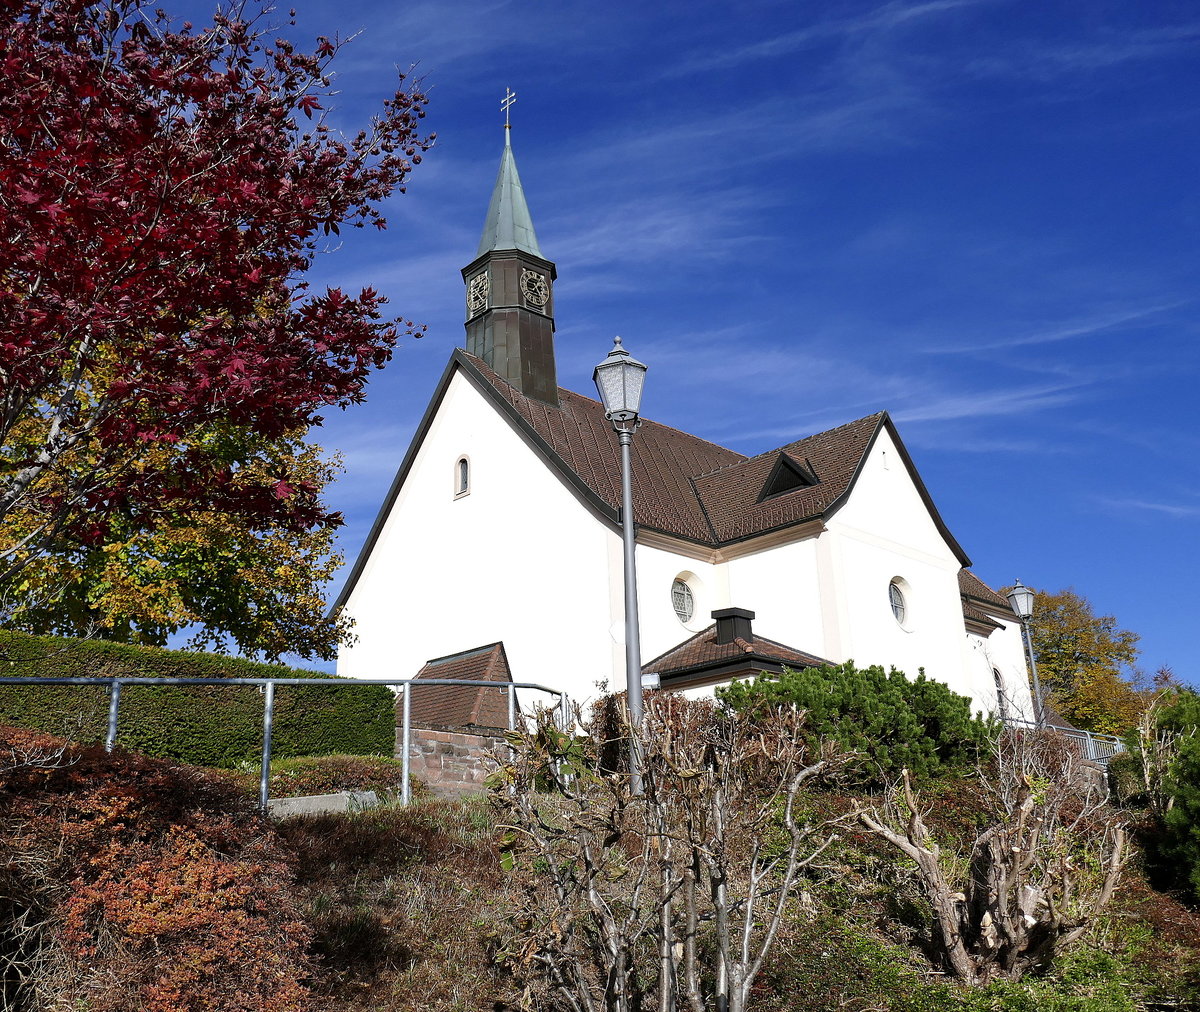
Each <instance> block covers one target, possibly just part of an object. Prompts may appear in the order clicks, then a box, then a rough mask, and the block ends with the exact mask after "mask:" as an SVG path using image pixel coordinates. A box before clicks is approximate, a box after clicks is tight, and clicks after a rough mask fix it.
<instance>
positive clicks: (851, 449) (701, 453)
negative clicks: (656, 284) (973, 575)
mask: <svg viewBox="0 0 1200 1012" xmlns="http://www.w3.org/2000/svg"><path fill="white" fill-rule="evenodd" d="M457 354H458V355H460V356H461V358H462V360H463V362H464V363H465V364H466V365H468V366H469V367H470V369H471V370H473V371H474V372H475V374H476V375H477V376H479V377H480V378H481V379H483V380H484V381H486V382H487V384H488V385H489V386H490V387H491V388H492V389H493V390H495V391H496V393H497V394H499V395H500V397H502V398H503V400H504V401H505V402H506V403H507V404H508V405H509V406H510V407H511V408H512V409H513V410H514V411H515V412H516V413H517V414H518V415H519V416H520V418H521V419H522V420H523V421H524V422H525V423H526V424H528V425H529V426H530V427H531V428H532V429H533V431H534V432H535V433H536V434H537V436H538V437H539V438H540V439H541V440H542V441H543V442H544V443H545V444H546V445H547V447H548V449H549V450H550V451H551V452H552V453H553V455H554V456H555V457H557V458H558V459H559V460H560V461H561V462H562V463H563V465H565V468H566V469H567V471H568V473H570V474H573V475H574V476H576V477H577V478H578V479H579V480H580V481H581V482H582V483H583V484H584V485H585V486H586V487H587V488H588V489H590V490H591V491H592V492H593V493H594V494H595V495H597V496H598V497H599V498H600V499H601V500H603V502H604V503H605V504H606V505H608V506H609V507H610V508H612V509H613V510H616V509H617V508H618V506H619V505H620V501H621V470H620V463H619V462H620V454H619V446H618V443H617V437H616V434H615V433H614V432H613V429H612V425H611V424H610V423H609V421H608V420H607V419H606V418H605V417H604V408H603V407H602V406H601V404H600V402H599V401H596V400H593V399H592V398H590V397H584V396H583V395H581V394H577V393H573V392H572V391H570V390H563V389H560V390H559V392H558V394H559V405H558V406H557V407H555V406H554V405H551V404H545V403H543V402H541V401H538V400H535V399H534V398H531V397H526V396H525V395H524V394H522V393H521V392H520V391H519V390H517V389H516V388H515V387H513V386H511V385H509V384H508V383H506V382H505V381H504V380H502V379H501V378H500V377H499V376H497V375H496V373H494V372H492V370H491V369H489V368H488V367H487V366H486V365H484V364H483V362H482V361H480V360H479V359H478V358H476V357H475V356H473V355H469V354H467V353H466V352H458V353H457ZM886 420H887V415H886V414H885V413H883V412H879V413H877V414H874V415H868V416H867V417H866V418H860V419H859V420H858V421H855V422H850V423H848V424H846V425H842V426H839V427H838V428H836V429H830V430H829V431H828V432H821V433H818V434H817V435H814V436H809V437H807V438H805V439H800V440H797V441H796V442H794V443H789V444H787V445H786V446H784V447H780V448H778V449H775V450H771V451H769V452H768V453H763V454H759V455H758V456H757V457H745V456H743V455H742V454H740V453H736V452H734V451H733V450H729V449H726V448H725V447H723V446H718V445H716V444H715V443H710V442H708V441H706V440H703V439H699V438H698V437H696V436H692V435H689V434H688V433H686V432H680V431H679V430H678V429H672V428H670V427H669V426H666V425H661V424H659V423H658V422H653V421H650V420H648V419H643V423H642V427H641V428H640V429H638V434H637V438H636V439H634V441H633V497H634V501H633V510H634V514H635V515H636V519H637V522H638V523H639V524H640V525H642V526H643V527H650V528H653V529H655V530H658V531H662V532H664V533H666V534H674V535H676V536H678V537H683V538H687V539H688V540H690V541H699V542H701V543H704V544H709V545H713V546H716V545H721V544H727V543H729V542H732V541H739V540H742V539H744V538H747V537H752V536H754V535H756V534H763V533H766V532H767V531H771V530H775V529H777V528H780V527H790V526H793V525H795V524H798V523H802V522H803V521H805V520H812V519H816V518H819V517H821V516H823V514H824V513H825V511H826V510H828V509H830V508H831V507H833V506H835V505H836V504H837V503H838V501H839V500H840V499H841V498H842V497H843V496H845V494H846V492H847V491H848V490H849V488H850V485H851V484H852V482H853V480H854V477H855V475H856V474H857V473H858V469H859V467H860V466H861V464H862V459H863V455H864V454H865V453H866V451H867V449H868V447H869V446H870V444H871V441H872V439H873V438H874V437H875V434H876V433H877V432H878V431H879V428H880V426H882V425H883V424H884V423H885V422H886ZM780 453H786V454H788V455H789V456H791V457H792V458H793V459H794V460H796V462H797V463H799V464H802V465H807V466H809V467H811V470H812V471H813V472H814V473H815V474H816V477H817V479H818V483H817V484H816V485H812V486H808V487H805V488H798V489H795V490H794V491H791V492H787V493H785V494H783V495H780V496H776V497H774V498H771V499H768V500H767V501H765V502H761V503H760V502H759V501H758V500H759V496H760V494H761V493H762V490H763V486H764V484H765V483H766V481H767V478H768V477H769V476H770V473H771V470H772V468H773V467H774V465H775V463H776V461H777V459H778V457H779V454H780ZM917 480H918V482H919V479H917ZM929 505H930V508H931V510H932V508H933V506H932V503H929ZM934 515H935V518H936V510H935V511H934ZM938 522H939V523H940V518H938ZM946 534H947V536H949V532H946ZM950 540H951V542H953V538H950Z"/></svg>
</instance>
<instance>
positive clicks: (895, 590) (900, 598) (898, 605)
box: [888, 580, 908, 625]
mask: <svg viewBox="0 0 1200 1012" xmlns="http://www.w3.org/2000/svg"><path fill="white" fill-rule="evenodd" d="M888 600H889V601H890V602H891V605H892V614H893V615H894V616H895V617H896V621H897V622H899V623H900V624H901V625H904V617H905V615H906V614H907V613H908V606H907V605H906V604H905V603H904V592H903V591H902V590H901V589H900V585H899V584H898V583H896V581H895V580H893V581H892V582H891V583H890V584H889V585H888Z"/></svg>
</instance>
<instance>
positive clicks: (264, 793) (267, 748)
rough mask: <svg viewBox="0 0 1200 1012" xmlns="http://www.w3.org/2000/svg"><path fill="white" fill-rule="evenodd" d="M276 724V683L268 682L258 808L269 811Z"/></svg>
mask: <svg viewBox="0 0 1200 1012" xmlns="http://www.w3.org/2000/svg"><path fill="white" fill-rule="evenodd" d="M274 722H275V683H274V682H267V685H266V698H265V699H264V700H263V749H262V778H261V779H260V780H259V782H258V806H259V807H260V808H261V809H262V810H263V811H264V812H265V811H266V810H267V797H268V796H269V795H268V791H269V787H268V781H269V780H270V779H271V725H272V724H273V723H274Z"/></svg>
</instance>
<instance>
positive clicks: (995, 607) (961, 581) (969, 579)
mask: <svg viewBox="0 0 1200 1012" xmlns="http://www.w3.org/2000/svg"><path fill="white" fill-rule="evenodd" d="M958 592H959V593H960V594H962V596H963V597H965V598H970V599H971V600H972V601H974V602H975V603H977V604H982V605H983V606H984V607H986V608H987V609H988V610H989V611H998V612H1002V613H1003V614H1005V615H1011V616H1012V617H1013V618H1016V615H1014V614H1013V610H1012V608H1011V607H1010V606H1009V603H1008V599H1007V598H1005V597H1003V596H1002V595H1000V594H998V593H996V591H994V590H992V588H991V587H989V586H988V585H987V584H986V583H984V582H983V581H982V580H981V579H979V577H978V576H976V575H975V574H974V573H972V572H971V571H970V570H969V569H960V570H959V571H958Z"/></svg>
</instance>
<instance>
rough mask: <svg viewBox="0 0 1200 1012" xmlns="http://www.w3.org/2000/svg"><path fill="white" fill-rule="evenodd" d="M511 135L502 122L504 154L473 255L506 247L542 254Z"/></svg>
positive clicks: (477, 255)
mask: <svg viewBox="0 0 1200 1012" xmlns="http://www.w3.org/2000/svg"><path fill="white" fill-rule="evenodd" d="M511 136H512V129H511V127H509V125H508V124H507V123H505V124H504V154H502V155H501V156H500V171H499V172H498V173H497V174H496V185H495V187H493V188H492V200H491V203H490V204H488V211H487V217H486V218H485V219H484V221H483V236H482V238H480V240H479V249H477V250H476V251H475V256H476V257H481V256H483V255H484V254H485V253H491V252H493V251H494V250H508V249H515V250H520V251H521V252H523V253H532V254H533V255H534V256H535V257H541V256H542V250H541V247H540V246H538V241H537V235H536V234H535V233H534V231H533V219H532V218H531V217H530V216H529V205H528V204H526V203H525V191H524V190H523V189H522V188H521V177H520V176H519V175H518V174H517V161H516V159H515V158H514V157H513V152H512V144H511V142H510V140H511ZM543 259H544V258H543Z"/></svg>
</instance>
